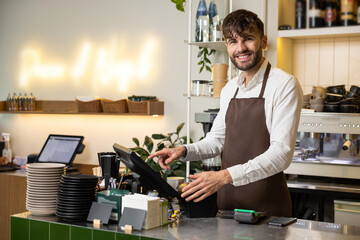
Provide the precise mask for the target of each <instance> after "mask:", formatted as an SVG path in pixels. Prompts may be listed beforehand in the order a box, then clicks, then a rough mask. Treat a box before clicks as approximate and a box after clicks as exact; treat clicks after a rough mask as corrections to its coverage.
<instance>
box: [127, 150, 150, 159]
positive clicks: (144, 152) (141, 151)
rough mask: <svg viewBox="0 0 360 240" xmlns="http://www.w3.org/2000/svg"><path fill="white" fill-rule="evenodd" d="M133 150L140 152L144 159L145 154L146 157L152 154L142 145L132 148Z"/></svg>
mask: <svg viewBox="0 0 360 240" xmlns="http://www.w3.org/2000/svg"><path fill="white" fill-rule="evenodd" d="M131 150H133V151H134V152H136V153H137V154H139V155H140V157H141V159H143V156H145V159H146V158H148V157H149V156H150V153H149V152H148V151H146V150H145V149H144V148H141V147H135V148H131ZM143 160H144V159H143Z"/></svg>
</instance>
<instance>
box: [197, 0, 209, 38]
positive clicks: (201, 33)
mask: <svg viewBox="0 0 360 240" xmlns="http://www.w3.org/2000/svg"><path fill="white" fill-rule="evenodd" d="M195 23H196V27H195V41H196V42H208V41H209V14H208V11H207V8H206V2H205V0H200V1H199V5H198V8H197V11H196V22H195Z"/></svg>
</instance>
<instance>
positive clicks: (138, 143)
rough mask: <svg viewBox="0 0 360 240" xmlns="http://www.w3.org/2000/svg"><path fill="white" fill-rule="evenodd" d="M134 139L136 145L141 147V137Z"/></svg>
mask: <svg viewBox="0 0 360 240" xmlns="http://www.w3.org/2000/svg"><path fill="white" fill-rule="evenodd" d="M132 140H133V142H134V143H135V144H136V146H138V147H140V142H139V139H137V138H133V139H132Z"/></svg>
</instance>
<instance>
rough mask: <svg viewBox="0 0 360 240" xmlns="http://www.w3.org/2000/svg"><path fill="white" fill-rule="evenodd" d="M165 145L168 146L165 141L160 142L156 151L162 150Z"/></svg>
mask: <svg viewBox="0 0 360 240" xmlns="http://www.w3.org/2000/svg"><path fill="white" fill-rule="evenodd" d="M165 147H166V146H165V144H164V143H159V144H158V145H157V149H156V151H161V150H163V149H164V148H165Z"/></svg>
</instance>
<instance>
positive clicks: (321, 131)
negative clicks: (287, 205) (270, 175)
mask: <svg viewBox="0 0 360 240" xmlns="http://www.w3.org/2000/svg"><path fill="white" fill-rule="evenodd" d="M359 136H360V121H359V114H356V113H326V112H315V113H301V116H300V122H299V127H298V134H297V141H296V146H295V152H294V157H293V160H292V163H291V164H290V166H289V167H288V168H287V169H286V170H285V171H284V173H285V174H286V176H287V185H288V187H289V190H290V195H291V198H292V202H293V215H294V216H296V217H299V218H303V219H310V220H318V221H327V222H334V223H341V224H355V223H356V222H359V221H360V214H359V211H357V210H356V209H357V208H358V206H359V204H360V153H359V152H360V151H359V145H360V137H359Z"/></svg>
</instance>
